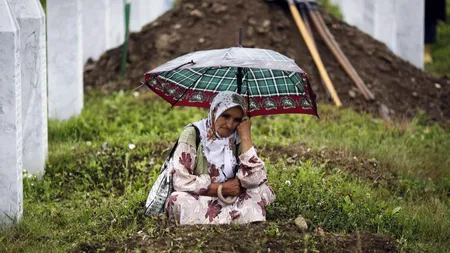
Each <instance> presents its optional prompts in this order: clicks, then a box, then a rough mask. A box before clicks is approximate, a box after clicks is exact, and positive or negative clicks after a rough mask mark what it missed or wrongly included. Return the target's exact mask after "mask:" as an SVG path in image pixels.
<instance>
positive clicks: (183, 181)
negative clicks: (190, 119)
mask: <svg viewBox="0 0 450 253" xmlns="http://www.w3.org/2000/svg"><path fill="white" fill-rule="evenodd" d="M192 135H193V136H192ZM195 135H196V133H195V129H193V128H186V129H185V130H183V132H182V134H181V136H180V139H179V140H178V146H177V148H176V149H175V152H174V154H173V158H172V165H173V170H172V173H173V187H174V190H175V191H182V192H191V193H195V194H199V195H202V194H204V193H205V192H206V191H207V190H208V188H209V187H210V185H211V178H210V176H209V175H208V174H202V175H199V176H197V175H195V174H194V169H195V164H196V158H197V149H196V143H195V139H196V136H195ZM192 137H193V138H192ZM192 142H193V143H192Z"/></svg>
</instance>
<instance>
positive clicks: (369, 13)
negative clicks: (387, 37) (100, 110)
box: [362, 0, 375, 37]
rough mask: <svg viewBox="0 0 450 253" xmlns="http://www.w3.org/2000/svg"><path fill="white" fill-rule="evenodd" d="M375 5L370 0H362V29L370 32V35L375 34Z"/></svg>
mask: <svg viewBox="0 0 450 253" xmlns="http://www.w3.org/2000/svg"><path fill="white" fill-rule="evenodd" d="M374 18H375V5H374V1H372V0H364V11H363V24H362V30H363V31H364V32H365V33H367V34H370V35H371V36H372V37H373V36H374V34H375V21H374Z"/></svg>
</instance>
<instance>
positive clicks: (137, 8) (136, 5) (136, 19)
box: [130, 0, 146, 32]
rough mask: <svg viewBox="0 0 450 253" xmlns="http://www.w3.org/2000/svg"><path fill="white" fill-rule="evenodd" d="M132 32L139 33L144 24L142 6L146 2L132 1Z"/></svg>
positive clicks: (140, 0)
mask: <svg viewBox="0 0 450 253" xmlns="http://www.w3.org/2000/svg"><path fill="white" fill-rule="evenodd" d="M130 1H131V12H130V32H139V31H140V30H141V28H142V26H143V24H144V17H143V16H142V11H141V9H142V5H143V3H144V1H146V0H130Z"/></svg>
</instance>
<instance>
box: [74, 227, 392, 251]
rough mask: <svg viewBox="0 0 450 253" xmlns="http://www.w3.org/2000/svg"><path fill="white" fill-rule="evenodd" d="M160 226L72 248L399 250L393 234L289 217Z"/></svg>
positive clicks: (117, 249)
mask: <svg viewBox="0 0 450 253" xmlns="http://www.w3.org/2000/svg"><path fill="white" fill-rule="evenodd" d="M160 227H163V229H162V231H160V233H159V235H151V234H149V233H147V232H145V231H140V232H139V233H138V234H136V235H133V236H131V237H130V238H129V239H128V240H127V242H126V245H118V244H117V243H114V242H111V243H109V244H108V245H107V246H106V247H105V246H101V245H98V244H89V243H84V244H80V245H78V246H77V247H76V248H75V249H74V250H73V251H72V252H81V251H82V252H97V250H98V249H100V248H101V249H102V250H103V251H104V252H117V251H120V250H121V249H122V250H123V249H124V248H125V249H126V251H127V252H303V251H304V252H306V251H313V252H378V253H383V252H399V250H398V248H397V243H396V242H395V240H394V239H393V238H390V237H386V236H381V235H372V234H368V233H363V232H358V233H354V234H349V235H337V234H333V233H328V232H324V231H323V230H322V231H321V230H320V228H317V229H315V231H301V230H300V229H299V228H298V227H297V226H296V225H295V224H294V222H293V221H285V222H279V223H277V224H275V223H269V224H250V225H220V226H211V225H209V226H207V225H205V226H176V225H167V226H164V225H160Z"/></svg>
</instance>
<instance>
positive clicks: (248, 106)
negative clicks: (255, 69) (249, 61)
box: [245, 71, 251, 118]
mask: <svg viewBox="0 0 450 253" xmlns="http://www.w3.org/2000/svg"><path fill="white" fill-rule="evenodd" d="M245 77H246V78H245V83H246V84H247V115H248V117H249V118H250V95H251V94H250V89H249V88H248V71H247V72H246V73H245Z"/></svg>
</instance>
